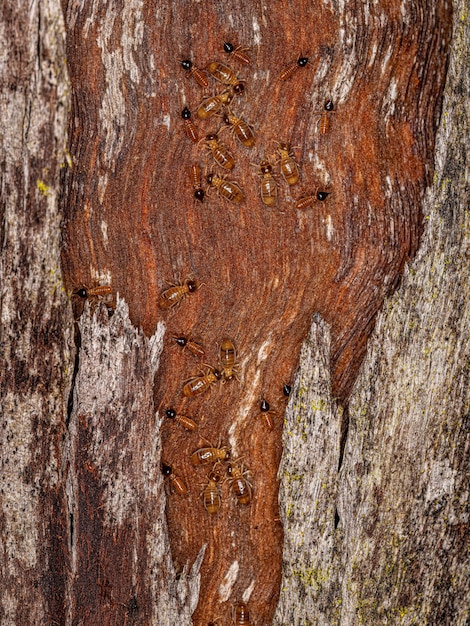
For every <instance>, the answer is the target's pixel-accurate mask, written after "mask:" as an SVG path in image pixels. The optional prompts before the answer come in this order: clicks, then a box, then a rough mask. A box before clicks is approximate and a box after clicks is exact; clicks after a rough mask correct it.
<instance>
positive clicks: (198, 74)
mask: <svg viewBox="0 0 470 626" xmlns="http://www.w3.org/2000/svg"><path fill="white" fill-rule="evenodd" d="M179 64H180V65H181V67H182V68H183V69H184V70H186V72H187V74H186V78H189V77H190V76H193V77H194V79H195V81H196V82H197V83H198V85H200V86H201V87H208V86H209V80H208V78H207V76H206V75H205V74H204V70H202V69H200V68H199V67H196V66H195V65H194V64H193V62H192V61H190V60H189V59H184V60H183V61H179Z"/></svg>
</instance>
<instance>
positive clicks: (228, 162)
mask: <svg viewBox="0 0 470 626" xmlns="http://www.w3.org/2000/svg"><path fill="white" fill-rule="evenodd" d="M206 147H207V149H208V150H210V151H211V152H212V156H213V157H214V161H215V162H216V163H218V164H219V165H220V166H221V167H224V168H225V169H226V170H231V169H233V168H234V167H235V159H234V158H233V156H232V154H231V152H230V150H229V149H228V148H227V146H226V145H225V144H224V143H222V142H221V141H219V137H218V135H217V134H216V133H210V134H209V135H207V136H206Z"/></svg>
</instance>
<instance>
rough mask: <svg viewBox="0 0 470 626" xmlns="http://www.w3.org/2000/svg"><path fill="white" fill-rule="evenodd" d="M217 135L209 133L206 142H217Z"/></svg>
mask: <svg viewBox="0 0 470 626" xmlns="http://www.w3.org/2000/svg"><path fill="white" fill-rule="evenodd" d="M218 139H219V138H218V136H217V133H209V134H208V135H206V141H218Z"/></svg>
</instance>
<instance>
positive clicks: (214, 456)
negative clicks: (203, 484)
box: [191, 446, 230, 465]
mask: <svg viewBox="0 0 470 626" xmlns="http://www.w3.org/2000/svg"><path fill="white" fill-rule="evenodd" d="M229 458H230V448H228V447H227V446H222V447H221V448H214V447H212V446H209V447H206V448H199V450H196V452H193V453H192V454H191V463H192V464H193V465H207V464H208V463H217V461H226V460H227V459H229Z"/></svg>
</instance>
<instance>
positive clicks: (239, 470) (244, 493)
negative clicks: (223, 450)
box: [227, 463, 252, 504]
mask: <svg viewBox="0 0 470 626" xmlns="http://www.w3.org/2000/svg"><path fill="white" fill-rule="evenodd" d="M247 473H248V470H244V469H243V463H242V464H241V465H238V464H237V463H229V464H228V466H227V475H228V479H229V482H230V487H231V488H232V491H233V493H234V494H235V495H236V497H237V500H238V502H239V504H250V502H251V499H252V485H251V483H250V482H249V481H248V480H247V479H246V478H245V475H246V474H247Z"/></svg>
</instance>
